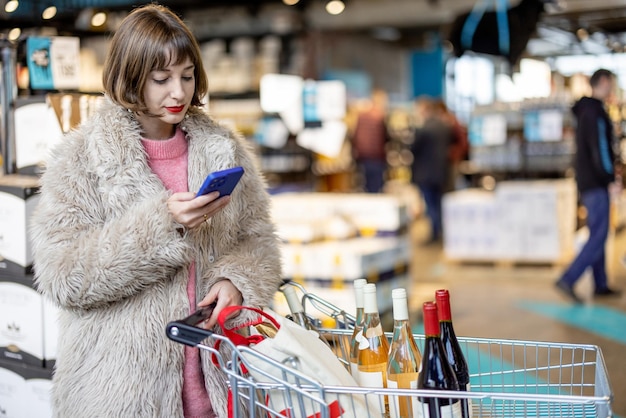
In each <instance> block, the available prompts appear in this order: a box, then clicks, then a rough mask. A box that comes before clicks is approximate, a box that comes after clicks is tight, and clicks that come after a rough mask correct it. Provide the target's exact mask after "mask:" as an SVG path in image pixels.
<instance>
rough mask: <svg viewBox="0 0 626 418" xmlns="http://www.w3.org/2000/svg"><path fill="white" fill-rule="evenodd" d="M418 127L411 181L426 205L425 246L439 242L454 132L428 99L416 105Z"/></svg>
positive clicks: (441, 234) (413, 147)
mask: <svg viewBox="0 0 626 418" xmlns="http://www.w3.org/2000/svg"><path fill="white" fill-rule="evenodd" d="M415 111H416V116H417V119H418V120H420V121H421V123H422V125H421V127H418V128H417V129H416V130H415V137H414V141H413V144H412V145H411V152H412V153H413V166H412V181H413V183H415V185H417V187H418V188H419V190H420V192H421V194H422V197H423V199H424V203H425V205H426V215H427V216H428V219H429V221H430V225H431V233H430V238H429V239H428V240H427V241H426V243H427V244H430V243H436V242H439V241H440V240H441V239H442V236H443V219H442V210H441V200H442V198H443V194H444V191H445V187H446V184H447V181H448V175H449V173H448V171H449V160H448V152H449V148H450V144H451V143H452V141H453V139H452V138H453V135H454V133H453V130H452V127H451V126H450V124H449V123H447V122H444V121H443V120H442V118H441V116H440V114H439V112H438V109H437V104H436V103H435V101H433V100H432V99H430V98H420V99H418V100H417V101H416V102H415Z"/></svg>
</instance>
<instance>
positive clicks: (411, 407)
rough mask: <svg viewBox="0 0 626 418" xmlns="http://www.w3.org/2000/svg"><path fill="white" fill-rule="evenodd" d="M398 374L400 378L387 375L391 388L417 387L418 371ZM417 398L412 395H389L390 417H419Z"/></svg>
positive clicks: (388, 384)
mask: <svg viewBox="0 0 626 418" xmlns="http://www.w3.org/2000/svg"><path fill="white" fill-rule="evenodd" d="M406 376H407V378H406V379H405V378H403V377H404V375H398V376H397V378H398V380H397V381H396V380H391V379H389V377H387V387H388V388H389V389H417V373H406ZM417 404H418V402H417V399H416V398H415V397H411V396H396V395H389V416H390V418H410V417H414V418H415V417H417V416H418V415H416V413H417V409H418V408H417Z"/></svg>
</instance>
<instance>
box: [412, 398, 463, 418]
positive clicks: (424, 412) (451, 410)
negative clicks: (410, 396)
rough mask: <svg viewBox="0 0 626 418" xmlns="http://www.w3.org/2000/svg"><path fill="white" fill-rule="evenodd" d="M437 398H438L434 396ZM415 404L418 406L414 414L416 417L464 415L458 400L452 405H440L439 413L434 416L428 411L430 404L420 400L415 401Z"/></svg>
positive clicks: (441, 417)
mask: <svg viewBox="0 0 626 418" xmlns="http://www.w3.org/2000/svg"><path fill="white" fill-rule="evenodd" d="M433 399H437V398H433ZM415 405H416V406H417V411H415V413H414V414H413V416H414V417H419V418H461V417H462V416H463V415H462V413H461V402H459V401H458V400H457V401H456V402H454V403H453V404H452V405H442V406H440V407H439V415H435V416H433V417H431V416H430V413H429V412H428V404H426V403H422V402H420V401H419V400H416V401H415Z"/></svg>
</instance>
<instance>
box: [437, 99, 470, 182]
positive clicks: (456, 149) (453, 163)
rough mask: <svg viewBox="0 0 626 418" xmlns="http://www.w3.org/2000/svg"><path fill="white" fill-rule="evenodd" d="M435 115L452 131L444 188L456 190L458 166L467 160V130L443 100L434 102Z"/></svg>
mask: <svg viewBox="0 0 626 418" xmlns="http://www.w3.org/2000/svg"><path fill="white" fill-rule="evenodd" d="M435 107H436V111H437V114H438V115H439V116H440V117H441V120H442V121H443V122H444V123H447V124H448V125H449V126H450V127H451V129H452V142H451V143H450V145H449V147H448V178H447V182H446V186H445V191H446V192H451V191H454V190H456V180H457V177H458V175H459V164H460V163H461V161H463V160H466V159H467V155H468V151H469V141H468V139H467V129H466V128H465V127H464V126H463V125H462V124H461V123H460V122H459V120H458V119H457V117H456V116H455V115H454V113H452V112H451V111H450V109H449V108H448V106H446V104H445V103H444V102H443V100H437V101H436V102H435Z"/></svg>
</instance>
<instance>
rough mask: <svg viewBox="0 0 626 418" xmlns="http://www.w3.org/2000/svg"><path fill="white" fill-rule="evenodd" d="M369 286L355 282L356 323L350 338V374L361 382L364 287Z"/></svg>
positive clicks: (365, 282)
mask: <svg viewBox="0 0 626 418" xmlns="http://www.w3.org/2000/svg"><path fill="white" fill-rule="evenodd" d="M366 284H367V280H365V279H355V280H354V299H355V304H356V320H355V322H354V331H353V332H352V338H350V347H349V350H350V373H351V374H352V377H353V378H354V380H356V381H357V383H358V381H359V366H358V358H359V342H360V341H361V338H363V286H365V285H366Z"/></svg>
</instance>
